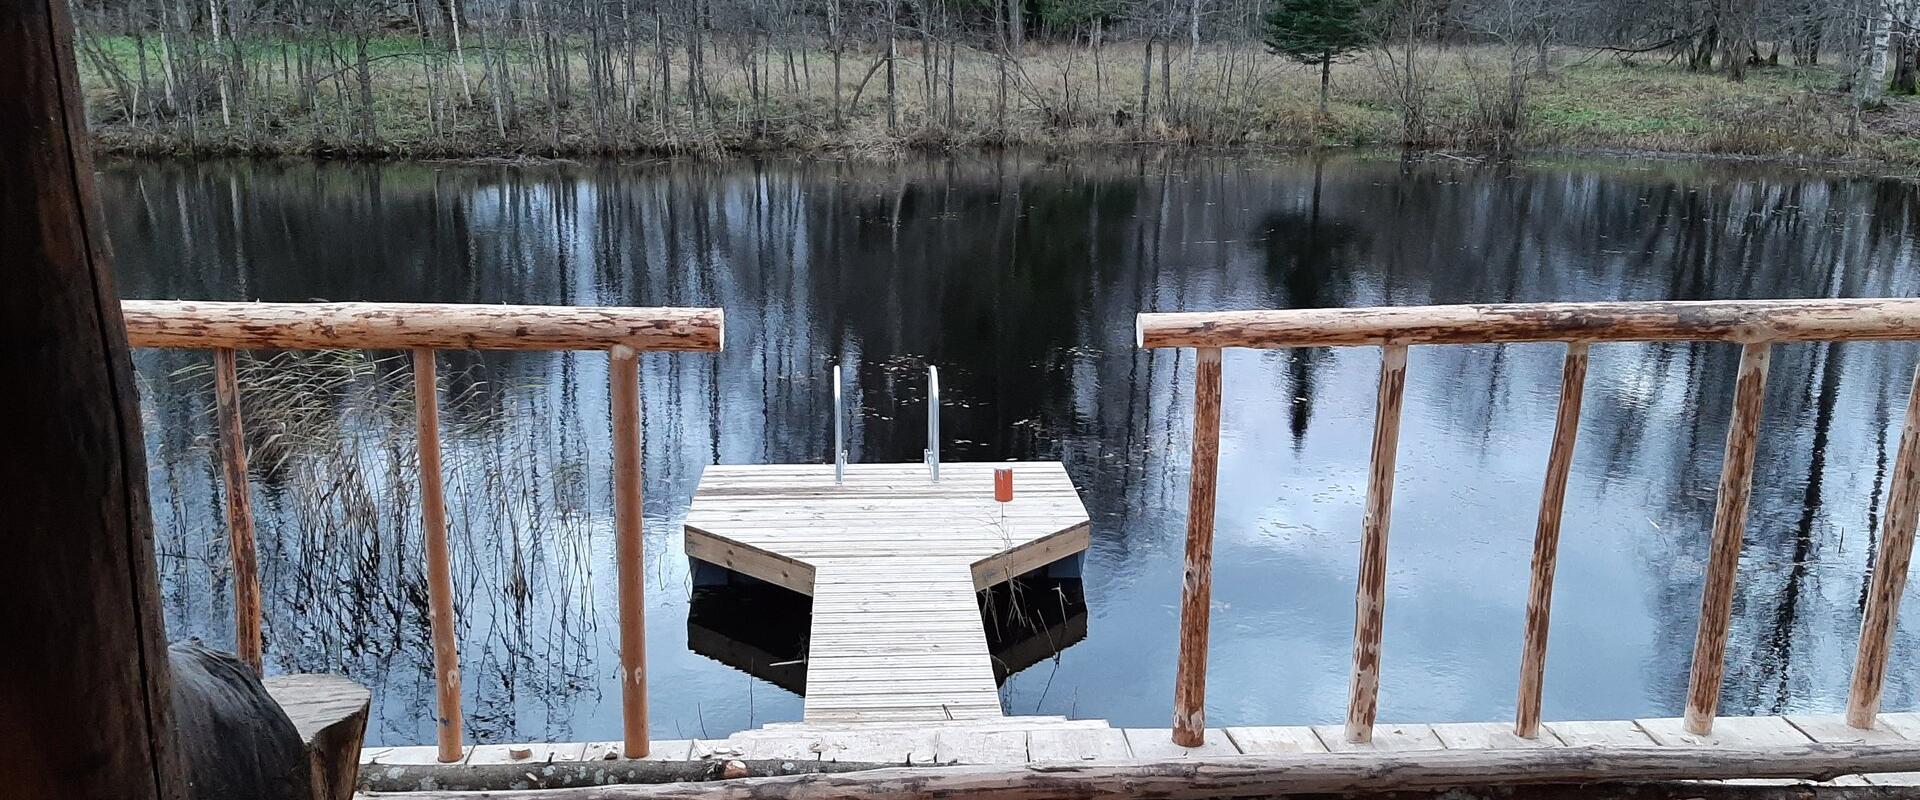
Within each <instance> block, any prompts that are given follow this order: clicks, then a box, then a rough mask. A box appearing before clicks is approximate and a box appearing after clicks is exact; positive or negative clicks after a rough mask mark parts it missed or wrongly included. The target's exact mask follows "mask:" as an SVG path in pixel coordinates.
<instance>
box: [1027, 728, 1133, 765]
mask: <svg viewBox="0 0 1920 800" xmlns="http://www.w3.org/2000/svg"><path fill="white" fill-rule="evenodd" d="M1132 757H1133V749H1132V748H1131V747H1128V746H1127V736H1126V734H1125V733H1123V732H1121V731H1120V730H1119V729H1118V728H1098V729H1093V730H1034V731H1030V732H1028V733H1027V758H1028V759H1029V760H1031V761H1035V762H1056V761H1119V760H1124V759H1128V758H1132Z"/></svg>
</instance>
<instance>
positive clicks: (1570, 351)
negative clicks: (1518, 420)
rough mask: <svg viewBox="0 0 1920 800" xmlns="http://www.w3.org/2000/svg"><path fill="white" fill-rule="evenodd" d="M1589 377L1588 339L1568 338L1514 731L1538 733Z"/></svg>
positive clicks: (1542, 495) (1535, 548)
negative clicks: (1570, 478) (1564, 520)
mask: <svg viewBox="0 0 1920 800" xmlns="http://www.w3.org/2000/svg"><path fill="white" fill-rule="evenodd" d="M1586 383H1587V343H1586V342H1568V343H1567V357H1566V360H1565V361H1564V362H1562V364H1561V366H1560V406H1559V409H1558V410H1557V411H1556V412H1555V413H1554V420H1553V446H1552V447H1551V448H1550V449H1549V450H1548V451H1547V478H1546V485H1545V486H1544V487H1543V488H1542V489H1541V490H1540V518H1539V522H1538V524H1536V525H1535V526H1534V531H1533V580H1532V582H1531V584H1530V585H1529V586H1528V587H1527V630H1526V643H1525V644H1524V646H1523V649H1522V651H1521V654H1520V700H1519V705H1518V711H1517V712H1516V713H1515V715H1514V723H1513V732H1514V734H1515V735H1517V736H1520V737H1522V738H1526V739H1532V738H1535V737H1537V736H1539V735H1540V692H1541V685H1542V683H1543V682H1544V680H1545V674H1546V668H1547V627H1548V619H1549V617H1550V616H1551V614H1552V607H1553V570H1554V566H1555V563H1556V561H1557V560H1558V553H1559V549H1560V514H1561V510H1562V509H1563V508H1565V506H1566V502H1567V473H1568V471H1570V470H1571V469H1572V467H1573V444H1574V439H1575V437H1577V436H1578V435H1579V431H1580V400H1581V396H1582V395H1583V393H1584V392H1585V389H1586Z"/></svg>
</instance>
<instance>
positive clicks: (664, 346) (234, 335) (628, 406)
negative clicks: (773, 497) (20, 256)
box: [121, 300, 722, 761]
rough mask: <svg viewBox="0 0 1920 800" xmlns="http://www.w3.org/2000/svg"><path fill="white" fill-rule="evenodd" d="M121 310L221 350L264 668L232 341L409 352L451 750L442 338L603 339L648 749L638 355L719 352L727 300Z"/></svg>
mask: <svg viewBox="0 0 1920 800" xmlns="http://www.w3.org/2000/svg"><path fill="white" fill-rule="evenodd" d="M121 308H122V311H123V313H124V315H125V317H126V322H127V339H128V341H129V343H130V344H131V345H132V346H134V347H156V348H180V349H196V350H212V351H213V363H214V372H213V382H214V398H215V405H216V413H217V415H218V417H219V427H220V455H221V461H222V463H223V465H224V470H223V474H224V476H225V484H226V496H227V527H228V535H229V537H230V543H231V550H232V554H233V555H232V557H233V576H234V581H233V586H234V601H233V607H234V640H235V649H236V650H238V651H239V654H240V657H241V659H242V660H244V661H246V663H247V664H249V665H250V666H252V667H253V669H254V670H255V671H256V672H257V671H259V670H260V668H261V660H262V652H261V651H262V641H261V633H260V577H259V576H260V570H259V566H258V564H257V562H256V554H255V551H254V537H253V510H252V504H251V502H250V501H249V499H248V497H249V495H248V491H247V452H246V443H245V437H244V429H243V427H242V424H241V419H240V387H239V383H238V375H237V372H238V370H237V369H236V361H237V359H236V357H235V355H236V353H235V351H238V350H248V349H263V350H332V349H363V350H410V351H412V354H413V379H414V380H413V385H414V404H415V411H416V414H417V419H418V423H419V448H420V450H419V455H420V458H419V467H420V492H421V495H420V517H421V520H420V521H421V537H422V539H423V540H424V544H425V549H426V560H427V564H426V568H427V593H428V608H429V617H430V624H431V625H432V638H433V675H434V689H435V695H436V697H437V704H436V708H437V710H436V714H435V722H436V723H437V725H436V728H437V736H436V740H437V744H438V746H439V751H440V753H439V755H440V760H442V761H456V760H458V759H459V758H460V756H461V754H462V751H463V747H462V745H461V716H460V667H459V652H458V648H457V646H456V642H455V636H454V616H453V614H454V609H453V578H452V574H451V568H450V566H449V559H448V555H447V524H446V506H445V504H446V498H445V494H444V491H443V490H442V488H441V473H440V408H439V389H438V384H437V382H436V378H435V369H434V363H435V362H434V353H435V351H436V350H440V349H465V350H605V351H606V352H607V354H608V357H609V359H610V363H609V367H608V378H609V381H610V386H609V394H608V396H609V398H610V401H611V405H612V406H613V408H612V413H613V448H614V454H613V470H614V519H615V523H614V527H615V547H614V550H615V560H616V561H617V562H618V563H617V564H616V580H618V582H619V593H618V594H619V606H620V611H619V613H620V685H621V689H622V693H621V704H622V720H623V722H624V728H625V748H624V750H625V753H626V755H627V756H628V757H630V758H641V757H644V756H646V755H647V751H648V744H649V742H648V735H647V681H646V639H645V630H646V626H645V618H644V615H645V613H646V604H645V597H644V594H643V590H644V586H643V584H642V580H643V578H644V576H645V574H646V572H645V569H644V565H643V564H642V563H641V559H642V549H641V543H642V542H641V524H642V523H641V520H642V517H641V491H640V489H641V455H642V450H641V441H640V390H639V368H638V356H639V353H640V352H641V351H645V350H660V351H680V352H717V351H719V350H720V347H721V338H722V337H721V334H722V321H721V312H720V310H719V309H714V308H594V307H579V306H482V305H442V304H414V303H210V302H170V301H152V300H128V301H125V302H124V303H122V304H121Z"/></svg>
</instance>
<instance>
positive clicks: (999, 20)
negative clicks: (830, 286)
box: [74, 0, 1920, 155]
mask: <svg viewBox="0 0 1920 800" xmlns="http://www.w3.org/2000/svg"><path fill="white" fill-rule="evenodd" d="M1272 2H1273V0H76V2H75V6H74V12H75V17H76V19H77V21H78V25H79V28H80V30H81V41H80V42H79V46H80V47H79V49H80V53H81V56H80V57H81V61H82V67H83V71H84V72H85V73H86V74H87V76H88V79H89V83H90V87H91V92H90V98H89V100H90V108H91V117H92V120H93V123H94V124H95V126H96V129H98V130H99V131H101V133H102V136H103V140H104V141H105V142H106V143H107V144H108V146H109V147H114V148H119V149H123V150H132V151H145V152H313V153H418V154H432V153H459V154H468V155H475V154H493V153H501V154H511V153H523V152H547V153H560V152H574V153H579V152H635V151H681V150H701V151H718V150H727V149H750V148H755V147H801V148H822V147H835V146H849V145H851V146H858V145H862V144H875V145H882V146H891V145H899V144H906V145H933V146H938V145H951V144H963V143H983V144H991V143H998V142H1006V143H1034V142H1052V141H1058V140H1062V139H1073V138H1075V137H1079V138H1080V139H1094V140H1099V141H1109V142H1169V141H1171V142H1188V143H1241V142H1257V141H1262V140H1266V141H1284V142H1289V143H1314V142H1315V141H1317V140H1323V139H1327V138H1329V137H1345V138H1347V139H1353V140H1358V139H1362V138H1377V139H1380V140H1391V139H1395V138H1397V139H1399V140H1400V141H1403V142H1406V143H1412V144H1441V145H1446V144H1462V143H1471V144H1491V145H1496V146H1506V145H1510V144H1512V143H1514V142H1515V141H1516V140H1518V139H1520V138H1521V137H1522V132H1523V128H1524V126H1525V124H1526V123H1525V120H1526V117H1527V105H1528V99H1529V96H1530V92H1531V91H1532V88H1531V85H1532V84H1533V83H1534V82H1537V81H1538V80H1540V79H1545V78H1551V77H1552V76H1553V74H1554V72H1555V70H1556V69H1560V68H1562V67H1564V66H1566V65H1567V64H1594V63H1600V64H1613V65H1641V66H1642V67H1643V68H1644V69H1649V70H1651V69H1660V70H1665V71H1667V72H1685V73H1687V74H1690V75H1713V76H1715V77H1716V78H1719V79H1724V80H1727V81H1734V82H1738V81H1744V80H1746V79H1747V78H1748V76H1749V74H1750V73H1751V72H1753V71H1754V70H1763V69H1773V68H1776V67H1784V68H1788V69H1797V70H1799V71H1798V72H1796V73H1795V74H1796V75H1798V76H1800V77H1799V78H1798V79H1799V80H1800V81H1801V84H1803V86H1804V88H1805V89H1806V90H1807V92H1808V93H1810V94H1812V93H1815V92H1818V93H1821V94H1820V98H1818V99H1817V102H1818V104H1819V105H1820V106H1821V107H1822V108H1827V109H1829V112H1830V115H1832V114H1838V113H1840V112H1839V111H1838V110H1837V109H1841V108H1843V107H1844V108H1845V109H1846V113H1848V114H1851V115H1852V117H1851V118H1850V119H1849V120H1848V127H1849V131H1850V132H1857V130H1858V127H1857V126H1858V117H1859V116H1860V113H1859V110H1860V109H1866V110H1868V111H1872V110H1874V109H1877V108H1879V107H1880V106H1881V105H1882V104H1883V103H1884V102H1885V101H1886V96H1887V92H1888V91H1893V92H1904V93H1912V92H1913V91H1914V90H1915V84H1916V80H1917V78H1916V75H1920V68H1917V67H1920V37H1917V36H1916V33H1920V0H1837V1H1835V0H1620V1H1618V2H1616V1H1612V0H1366V1H1365V2H1361V3H1358V4H1357V7H1358V8H1359V9H1360V13H1363V14H1364V15H1365V19H1364V20H1362V21H1361V24H1362V25H1363V26H1364V29H1365V30H1366V31H1367V32H1368V35H1369V36H1370V43H1369V46H1368V47H1367V48H1366V49H1364V50H1363V51H1361V52H1358V53H1355V54H1352V55H1351V56H1350V57H1349V58H1347V59H1346V62H1345V63H1343V64H1342V65H1340V67H1339V69H1340V70H1341V72H1339V73H1336V75H1337V76H1338V81H1337V82H1336V87H1335V88H1336V90H1337V92H1338V95H1339V96H1343V97H1344V98H1345V100H1346V101H1347V104H1348V105H1347V107H1346V108H1345V109H1344V110H1343V109H1342V108H1340V107H1336V108H1335V109H1334V110H1333V111H1332V112H1315V111H1314V110H1313V109H1312V108H1311V107H1310V104H1304V103H1303V104H1300V108H1298V109H1296V108H1293V107H1292V106H1291V105H1290V103H1291V100H1290V98H1291V96H1292V95H1293V94H1296V93H1297V92H1296V91H1295V88H1296V87H1295V84H1298V85H1299V86H1302V87H1307V86H1311V85H1312V84H1313V79H1312V78H1311V77H1306V76H1305V73H1303V72H1302V71H1301V70H1300V68H1299V67H1297V66H1294V65H1290V64H1289V63H1288V62H1287V61H1286V60H1284V59H1280V58H1276V57H1275V56H1274V55H1272V54H1271V53H1269V52H1268V50H1267V48H1266V47H1265V46H1264V44H1263V26H1264V25H1266V24H1267V23H1266V22H1265V18H1266V15H1267V13H1268V11H1269V7H1270V5H1271V3H1272ZM1814 70H1818V71H1814ZM1662 74H1665V73H1662ZM1809 75H1813V76H1815V77H1813V78H1809V77H1807V76H1809ZM1301 91H1305V90H1304V89H1302V90H1301ZM1342 114H1345V123H1346V127H1347V128H1353V129H1358V130H1360V132H1359V133H1350V132H1347V131H1346V129H1343V128H1341V127H1340V125H1341V124H1342V122H1343V120H1342ZM1446 115H1451V117H1447V116H1446ZM1329 117H1331V118H1329ZM1376 118H1377V119H1378V120H1379V121H1377V122H1376ZM1355 120H1358V121H1357V122H1356V121H1355ZM1367 125H1373V126H1374V128H1367V127H1366V126H1367ZM1374 129H1378V130H1380V131H1381V132H1379V133H1378V134H1377V135H1376V134H1374V133H1371V132H1369V131H1372V130H1374ZM1303 131H1304V132H1305V133H1302V132H1303ZM1462 131H1467V132H1470V133H1471V135H1467V134H1463V133H1462ZM1469 140H1470V141H1469Z"/></svg>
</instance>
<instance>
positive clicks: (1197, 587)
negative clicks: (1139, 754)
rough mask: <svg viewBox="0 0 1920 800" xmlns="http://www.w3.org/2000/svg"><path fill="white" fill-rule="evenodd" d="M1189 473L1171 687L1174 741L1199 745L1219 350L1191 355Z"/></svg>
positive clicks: (1217, 429)
mask: <svg viewBox="0 0 1920 800" xmlns="http://www.w3.org/2000/svg"><path fill="white" fill-rule="evenodd" d="M1194 356H1195V365H1194V371H1193V376H1194V378H1193V381H1194V389H1193V469H1192V478H1191V480H1190V482H1189V489H1188V495H1187V552H1186V562H1185V567H1184V569H1183V571H1182V577H1181V584H1180V585H1181V594H1180V663H1179V672H1178V675H1177V676H1176V677H1175V679H1174V686H1173V742H1174V744H1177V745H1180V746H1182V747H1199V746H1200V745H1201V743H1202V742H1204V741H1205V739H1206V726H1207V625H1208V618H1209V617H1210V613H1209V612H1210V611H1211V608H1210V604H1211V603H1212V602H1213V500H1214V484H1215V480H1216V476H1217V475H1218V472H1219V467H1220V349H1219V348H1217V347H1202V348H1199V349H1196V350H1195V351H1194Z"/></svg>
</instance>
